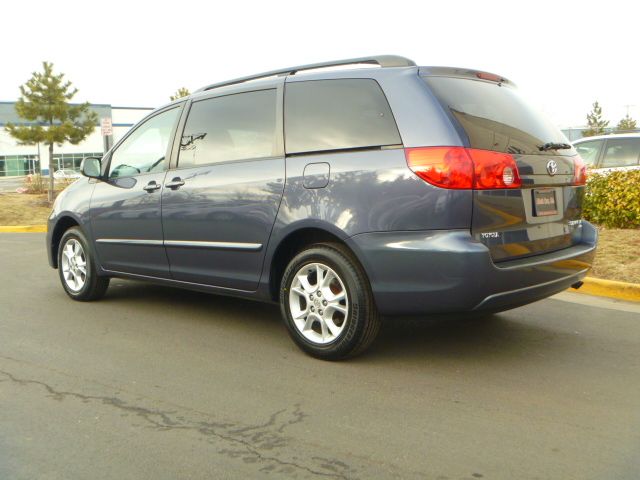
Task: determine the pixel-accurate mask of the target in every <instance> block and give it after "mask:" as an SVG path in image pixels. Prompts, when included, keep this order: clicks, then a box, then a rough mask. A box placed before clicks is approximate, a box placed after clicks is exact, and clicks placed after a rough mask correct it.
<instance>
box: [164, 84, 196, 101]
mask: <svg viewBox="0 0 640 480" xmlns="http://www.w3.org/2000/svg"><path fill="white" fill-rule="evenodd" d="M189 95H191V92H190V91H189V89H188V88H185V87H180V88H179V89H178V90H177V91H176V93H175V94H174V95H171V97H169V98H170V99H171V101H172V102H173V101H174V100H178V99H179V98H182V97H188V96H189Z"/></svg>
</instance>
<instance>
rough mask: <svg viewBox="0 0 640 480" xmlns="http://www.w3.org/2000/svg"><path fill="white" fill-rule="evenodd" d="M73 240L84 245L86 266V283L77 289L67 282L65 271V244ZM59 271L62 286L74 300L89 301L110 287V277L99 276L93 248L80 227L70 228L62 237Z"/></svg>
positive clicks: (101, 294)
mask: <svg viewBox="0 0 640 480" xmlns="http://www.w3.org/2000/svg"><path fill="white" fill-rule="evenodd" d="M73 240H75V241H77V242H78V243H80V245H81V246H82V249H83V252H84V259H85V268H86V276H85V281H84V284H83V285H82V287H81V288H79V289H77V290H75V289H74V288H72V287H71V286H70V285H69V284H68V283H67V280H65V272H63V259H62V256H63V254H64V253H63V251H64V248H65V246H67V244H68V243H70V242H71V243H72V241H73ZM58 273H59V276H60V283H62V288H64V291H65V292H66V293H67V295H69V296H70V297H71V298H73V299H74V300H78V301H81V302H89V301H92V300H98V299H100V298H102V297H103V296H104V294H105V292H106V291H107V288H108V287H109V277H103V276H98V274H97V273H96V262H95V257H94V253H93V250H92V249H91V247H90V245H89V242H88V241H87V239H86V237H85V236H84V233H82V230H80V228H78V227H72V228H70V229H68V230H67V231H66V232H64V234H63V235H62V238H61V239H60V244H59V247H58Z"/></svg>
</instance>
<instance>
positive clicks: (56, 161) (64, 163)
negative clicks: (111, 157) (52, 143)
mask: <svg viewBox="0 0 640 480" xmlns="http://www.w3.org/2000/svg"><path fill="white" fill-rule="evenodd" d="M103 155H104V154H103V153H102V152H97V153H95V152H93V153H54V154H53V166H54V169H53V171H54V172H55V171H57V170H75V171H76V172H79V171H80V164H81V163H82V160H84V159H85V158H86V157H98V158H101V157H102V156H103Z"/></svg>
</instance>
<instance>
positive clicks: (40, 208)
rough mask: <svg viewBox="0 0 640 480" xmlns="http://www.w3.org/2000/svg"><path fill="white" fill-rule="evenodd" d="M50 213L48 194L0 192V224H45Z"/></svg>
mask: <svg viewBox="0 0 640 480" xmlns="http://www.w3.org/2000/svg"><path fill="white" fill-rule="evenodd" d="M50 213H51V205H49V202H48V201H47V195H46V194H43V195H38V194H28V193H0V225H45V224H46V223H47V218H49V214H50Z"/></svg>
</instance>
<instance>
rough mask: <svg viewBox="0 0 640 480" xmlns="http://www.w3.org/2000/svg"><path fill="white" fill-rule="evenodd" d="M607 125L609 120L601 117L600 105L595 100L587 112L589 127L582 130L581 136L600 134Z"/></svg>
mask: <svg viewBox="0 0 640 480" xmlns="http://www.w3.org/2000/svg"><path fill="white" fill-rule="evenodd" d="M607 125H609V120H603V119H602V107H601V106H600V104H599V103H598V102H597V101H596V102H594V104H593V108H592V109H591V111H590V112H589V113H588V114H587V126H588V127H589V128H588V129H586V130H583V131H582V136H584V137H592V136H594V135H602V134H603V133H605V128H606V127H607Z"/></svg>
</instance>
